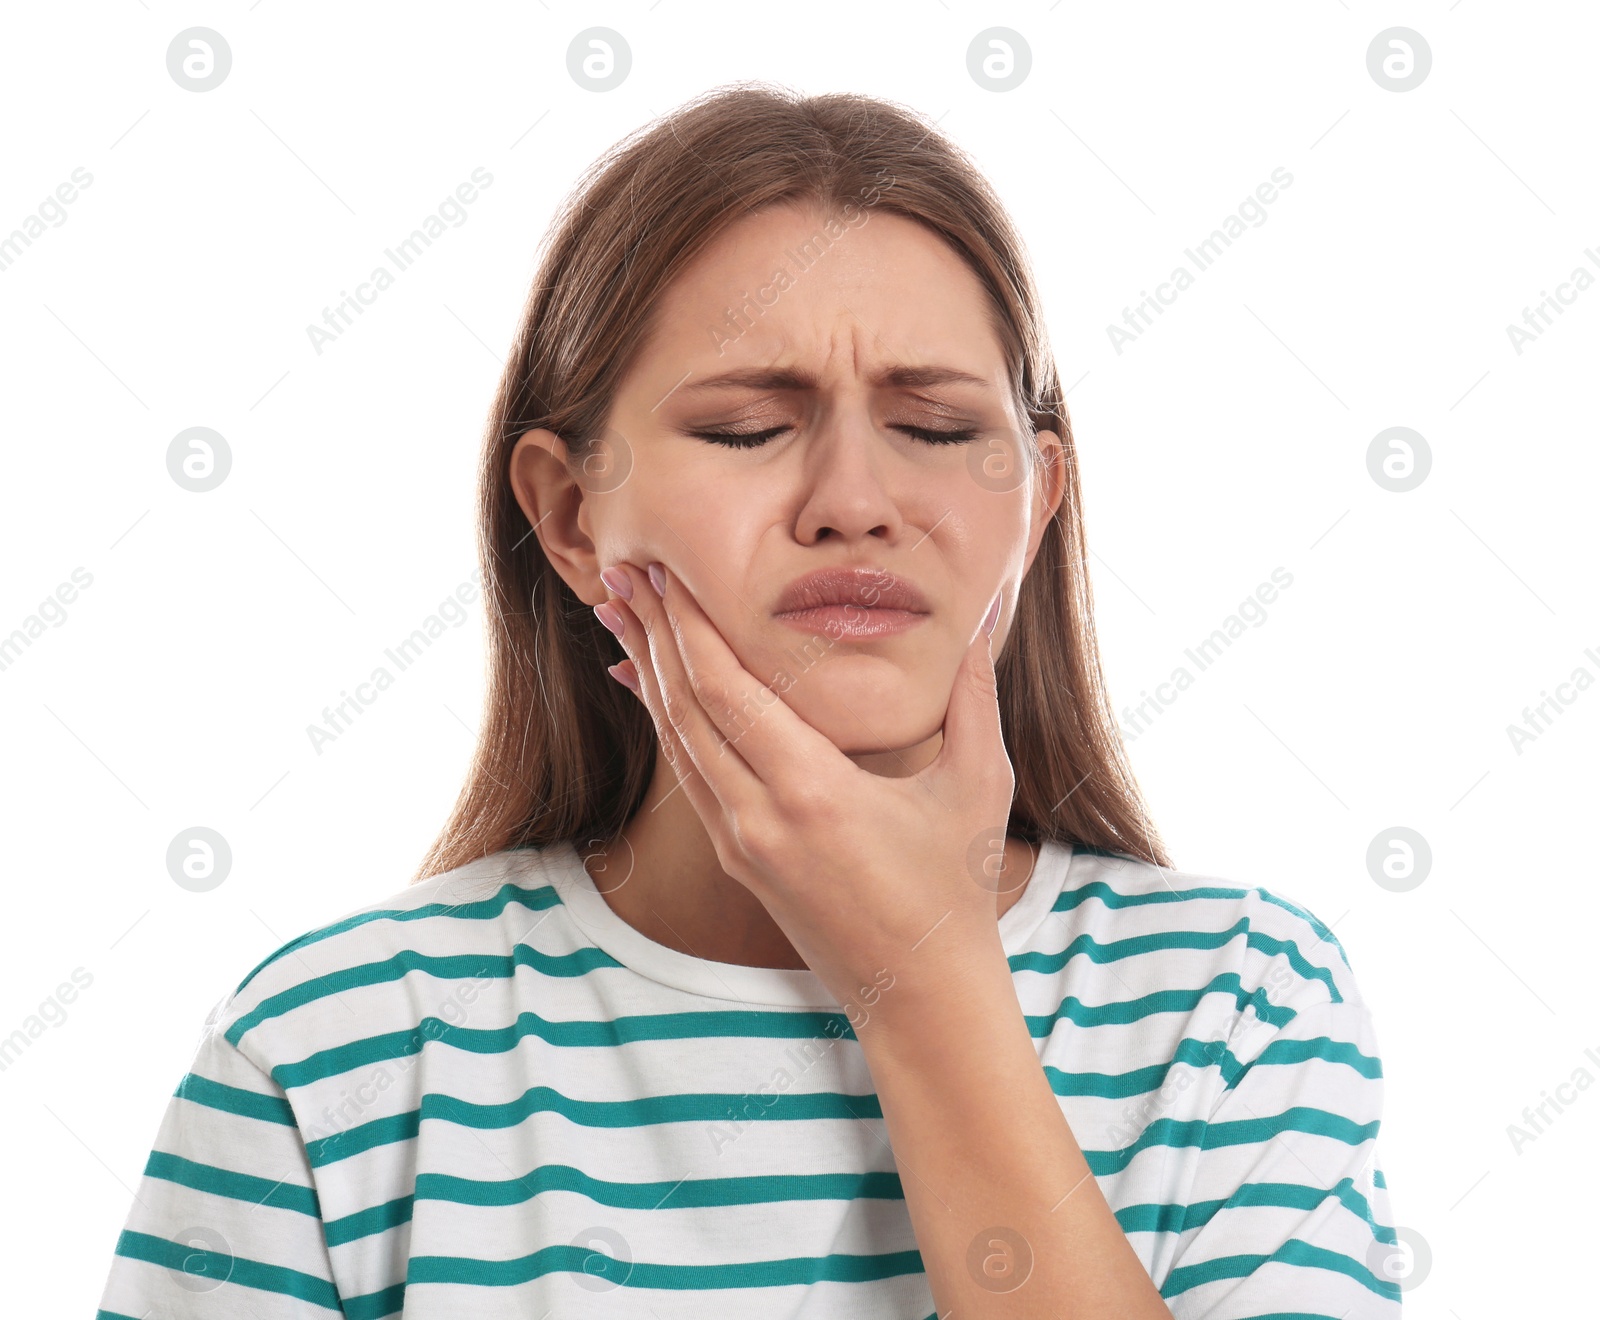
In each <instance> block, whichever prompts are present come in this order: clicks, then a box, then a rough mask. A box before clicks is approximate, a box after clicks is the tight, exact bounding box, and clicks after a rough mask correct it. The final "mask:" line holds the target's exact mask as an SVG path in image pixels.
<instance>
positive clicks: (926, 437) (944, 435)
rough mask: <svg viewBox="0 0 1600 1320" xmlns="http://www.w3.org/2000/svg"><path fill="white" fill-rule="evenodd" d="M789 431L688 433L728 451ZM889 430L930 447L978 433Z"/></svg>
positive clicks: (955, 442) (907, 428) (965, 440)
mask: <svg viewBox="0 0 1600 1320" xmlns="http://www.w3.org/2000/svg"><path fill="white" fill-rule="evenodd" d="M790 429H791V428H790V427H787V426H773V427H769V428H768V429H767V430H765V431H690V432H689V434H690V435H692V436H694V437H695V438H696V439H698V440H709V441H710V442H711V443H712V444H718V445H724V446H726V447H727V448H729V449H754V448H756V447H757V446H759V445H764V444H766V442H767V441H768V440H770V439H772V438H773V437H774V436H777V435H782V434H783V433H784V432H785V431H787V430H790ZM890 429H891V430H895V431H904V432H905V433H906V434H907V435H910V436H914V437H915V438H916V439H918V440H921V441H923V442H924V443H926V444H930V445H962V444H967V443H968V442H970V441H972V440H976V439H977V438H978V432H977V431H975V430H971V429H968V430H961V431H938V430H934V429H932V428H930V427H926V426H895V427H891V428H890Z"/></svg>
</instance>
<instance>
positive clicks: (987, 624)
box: [983, 596, 1000, 637]
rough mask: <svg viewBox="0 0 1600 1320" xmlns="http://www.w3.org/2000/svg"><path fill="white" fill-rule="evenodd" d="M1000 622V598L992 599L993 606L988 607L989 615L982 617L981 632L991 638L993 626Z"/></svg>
mask: <svg viewBox="0 0 1600 1320" xmlns="http://www.w3.org/2000/svg"><path fill="white" fill-rule="evenodd" d="M999 622H1000V597H999V596H996V597H995V598H994V604H993V605H991V606H989V613H988V614H987V615H986V616H985V617H984V620H983V630H984V632H986V633H988V634H989V635H990V636H991V637H992V636H993V635H994V626H995V624H997V623H999Z"/></svg>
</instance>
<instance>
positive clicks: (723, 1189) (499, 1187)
mask: <svg viewBox="0 0 1600 1320" xmlns="http://www.w3.org/2000/svg"><path fill="white" fill-rule="evenodd" d="M557 1191H562V1192H574V1193H576V1194H578V1195H580V1196H583V1197H585V1198H587V1199H588V1200H590V1201H593V1202H594V1203H595V1204H597V1205H605V1206H614V1207H617V1208H619V1209H628V1210H655V1209H659V1208H661V1207H662V1206H666V1208H668V1209H671V1210H686V1209H703V1208H705V1207H708V1206H730V1205H769V1204H772V1203H774V1202H783V1201H839V1202H843V1203H846V1204H848V1203H850V1202H852V1201H857V1200H864V1199H872V1200H883V1201H903V1200H905V1189H904V1188H903V1187H902V1185H901V1182H900V1175H899V1174H897V1173H888V1172H869V1173H837V1174H834V1173H817V1174H791V1175H762V1176H750V1177H740V1178H691V1179H687V1180H683V1179H679V1180H675V1181H663V1182H646V1183H624V1182H611V1181H607V1180H604V1179H600V1178H591V1177H589V1175H588V1174H586V1173H584V1172H583V1171H582V1170H581V1169H576V1168H574V1167H573V1166H572V1165H570V1164H547V1165H542V1166H540V1167H539V1168H537V1169H534V1170H533V1171H532V1172H531V1173H529V1174H528V1175H527V1176H526V1177H523V1178H506V1179H503V1180H497V1181H478V1180H477V1179H473V1178H458V1177H455V1176H453V1175H451V1174H445V1173H420V1174H418V1175H417V1180H416V1191H415V1194H414V1196H403V1197H399V1198H397V1199H396V1200H393V1201H389V1202H386V1203H385V1204H383V1205H380V1206H374V1207H372V1208H371V1209H368V1210H359V1211H357V1212H356V1213H354V1214H350V1215H346V1216H344V1217H343V1218H341V1219H335V1220H331V1221H330V1222H329V1223H328V1224H327V1234H328V1245H329V1246H330V1247H334V1246H341V1245H343V1244H345V1243H347V1242H353V1241H355V1240H356V1239H357V1238H362V1237H367V1236H369V1235H371V1234H374V1233H382V1232H385V1231H386V1230H388V1229H390V1228H393V1227H395V1226H396V1225H398V1224H403V1223H406V1222H408V1221H409V1220H410V1219H411V1217H412V1210H413V1201H443V1202H449V1203H451V1204H455V1205H471V1206H478V1207H484V1208H487V1207H504V1206H511V1205H522V1204H525V1203H526V1202H528V1201H531V1200H532V1199H533V1198H534V1197H536V1196H539V1195H541V1194H542V1193H546V1192H557Z"/></svg>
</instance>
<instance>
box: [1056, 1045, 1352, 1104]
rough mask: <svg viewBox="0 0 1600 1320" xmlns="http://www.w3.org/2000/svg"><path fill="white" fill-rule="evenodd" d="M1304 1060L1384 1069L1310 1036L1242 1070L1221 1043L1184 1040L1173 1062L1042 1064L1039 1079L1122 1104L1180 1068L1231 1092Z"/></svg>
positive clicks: (1265, 1053) (1272, 1049) (1270, 1049)
mask: <svg viewBox="0 0 1600 1320" xmlns="http://www.w3.org/2000/svg"><path fill="white" fill-rule="evenodd" d="M1307 1059H1324V1060H1326V1061H1327V1062H1329V1063H1342V1064H1346V1065H1348V1066H1349V1067H1350V1068H1353V1069H1354V1070H1355V1071H1356V1072H1358V1073H1360V1074H1361V1075H1362V1076H1363V1077H1382V1076H1383V1065H1382V1063H1381V1062H1380V1061H1379V1060H1378V1059H1377V1058H1376V1057H1375V1056H1373V1055H1368V1054H1363V1053H1361V1051H1360V1050H1358V1049H1357V1048H1356V1047H1355V1046H1354V1045H1351V1044H1348V1043H1347V1042H1345V1041H1335V1040H1333V1039H1331V1038H1330V1037H1328V1036H1315V1037H1312V1038H1311V1039H1309V1040H1275V1041H1273V1042H1272V1043H1271V1044H1270V1045H1268V1046H1267V1048H1266V1049H1264V1050H1262V1051H1261V1054H1260V1055H1259V1056H1258V1057H1257V1058H1256V1059H1255V1060H1253V1061H1252V1062H1251V1063H1246V1064H1241V1063H1240V1062H1239V1060H1238V1059H1237V1058H1236V1057H1235V1056H1234V1054H1233V1052H1232V1051H1231V1050H1229V1049H1228V1048H1227V1046H1225V1045H1223V1044H1222V1043H1221V1042H1220V1041H1202V1040H1196V1039H1195V1038H1194V1037H1193V1036H1185V1037H1184V1038H1183V1039H1182V1040H1180V1041H1179V1042H1178V1046H1177V1048H1176V1049H1175V1050H1174V1051H1173V1053H1172V1058H1171V1059H1169V1060H1167V1061H1166V1062H1164V1063H1152V1064H1150V1065H1148V1066H1147V1067H1143V1068H1133V1069H1130V1070H1129V1071H1128V1072H1124V1073H1101V1072H1067V1071H1065V1070H1064V1069H1061V1068H1057V1067H1056V1066H1055V1065H1054V1064H1049V1063H1047V1064H1045V1065H1044V1075H1045V1077H1046V1079H1047V1080H1048V1081H1049V1083H1050V1089H1051V1090H1052V1091H1054V1092H1055V1093H1056V1094H1057V1095H1073V1096H1094V1097H1096V1098H1098V1099H1101V1100H1126V1099H1129V1098H1131V1097H1135V1096H1144V1095H1149V1094H1151V1093H1152V1092H1155V1091H1159V1090H1160V1089H1161V1088H1162V1087H1163V1086H1165V1085H1166V1082H1167V1078H1168V1076H1169V1075H1170V1074H1171V1072H1172V1070H1173V1069H1174V1068H1176V1067H1178V1066H1179V1065H1180V1064H1188V1065H1189V1066H1191V1067H1194V1068H1209V1067H1211V1066H1212V1065H1213V1064H1214V1065H1215V1066H1216V1067H1217V1069H1218V1071H1219V1072H1220V1073H1221V1075H1222V1077H1223V1078H1224V1080H1225V1081H1226V1083H1227V1086H1226V1088H1225V1089H1226V1090H1230V1091H1231V1090H1232V1089H1233V1088H1234V1086H1235V1085H1236V1084H1237V1082H1238V1080H1239V1078H1241V1077H1243V1076H1244V1075H1245V1074H1246V1073H1247V1072H1249V1070H1250V1069H1251V1067H1253V1066H1255V1065H1258V1064H1268V1065H1274V1064H1294V1063H1303V1062H1304V1061H1305V1060H1307Z"/></svg>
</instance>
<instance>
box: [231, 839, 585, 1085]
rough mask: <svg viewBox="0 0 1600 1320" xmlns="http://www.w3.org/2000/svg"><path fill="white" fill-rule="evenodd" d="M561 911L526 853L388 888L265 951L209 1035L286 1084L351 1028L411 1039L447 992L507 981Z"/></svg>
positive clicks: (496, 856)
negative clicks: (296, 1065)
mask: <svg viewBox="0 0 1600 1320" xmlns="http://www.w3.org/2000/svg"><path fill="white" fill-rule="evenodd" d="M559 901H560V900H559V898H558V897H557V893H556V889H555V887H554V884H553V881H552V877H551V875H550V873H549V872H548V870H547V868H546V866H545V865H544V857H543V856H542V854H541V853H540V852H539V851H538V850H535V849H529V850H506V851H502V852H497V853H493V854H490V855H489V856H487V857H481V858H478V859H476V860H475V861H471V862H468V863H466V864H465V865H462V866H459V867H456V868H454V869H452V870H450V871H446V872H443V873H441V874H439V875H436V876H432V877H430V878H428V879H427V880H423V881H420V882H417V883H414V884H406V885H403V886H401V887H398V888H394V889H392V890H390V891H389V892H388V893H386V894H385V895H384V896H383V897H382V898H379V899H375V900H373V901H371V902H368V903H365V904H363V905H362V906H360V907H357V908H354V909H351V910H347V911H345V912H344V913H342V914H340V915H338V916H336V917H334V918H332V919H330V920H328V921H326V922H323V923H321V924H319V925H317V926H315V927H313V928H311V929H309V930H307V931H305V932H304V933H302V934H300V935H297V936H295V938H293V939H291V940H286V941H284V942H283V943H282V944H280V945H279V946H278V947H277V948H275V949H274V950H272V952H271V953H269V954H268V955H267V956H266V957H265V958H263V959H262V960H261V961H260V962H258V963H257V964H256V965H255V966H254V967H252V968H251V969H250V970H249V971H248V972H247V973H246V974H245V976H244V978H243V979H242V980H241V981H240V982H239V983H238V985H237V986H235V987H234V989H233V990H231V991H230V992H229V993H228V994H227V995H226V996H224V998H223V1000H222V1001H221V1002H219V1003H218V1004H217V1006H216V1007H215V1008H214V1009H213V1010H212V1013H211V1017H210V1019H209V1020H208V1029H209V1030H211V1031H215V1032H220V1033H221V1034H222V1035H223V1036H224V1037H225V1038H226V1040H227V1041H228V1042H229V1043H230V1044H232V1045H234V1046H235V1047H237V1048H238V1049H240V1050H241V1051H242V1052H244V1053H245V1054H246V1055H247V1056H249V1057H251V1058H252V1060H253V1061H254V1062H255V1063H256V1064H257V1065H258V1066H259V1067H261V1068H262V1069H263V1070H264V1071H267V1072H269V1073H271V1074H272V1075H274V1077H275V1078H276V1079H277V1080H279V1081H280V1084H284V1085H286V1086H288V1085H292V1084H293V1072H292V1063H293V1061H294V1060H296V1059H303V1058H306V1057H308V1056H310V1055H313V1054H315V1053H317V1052H318V1051H319V1050H326V1049H329V1048H334V1047H336V1045H338V1044H339V1042H342V1041H346V1040H348V1039H349V1037H350V1035H351V1029H352V1026H353V1025H354V1024H356V1023H359V1024H361V1029H362V1030H363V1031H366V1032H368V1033H370V1032H382V1031H390V1032H396V1031H403V1030H407V1029H415V1028H416V1026H417V1025H418V1022H419V1021H420V1020H421V1019H424V1018H427V1017H429V1016H431V1015H436V1010H437V1005H438V1004H439V1003H442V1002H443V1001H444V999H445V998H446V997H447V996H448V995H449V994H451V993H453V991H452V990H451V987H450V984H449V983H457V982H462V981H470V982H475V981H477V980H478V979H479V978H482V977H486V976H505V975H507V974H508V972H509V970H510V963H511V961H512V959H513V953H514V948H515V945H516V943H517V940H518V937H519V936H520V935H521V934H522V933H524V932H526V931H527V930H528V929H529V928H531V927H532V926H534V925H535V924H536V923H538V922H539V920H540V918H541V916H542V915H543V913H544V912H545V911H546V910H547V909H549V908H550V907H553V906H555V905H557V904H558V903H559ZM424 987H427V988H424Z"/></svg>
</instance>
